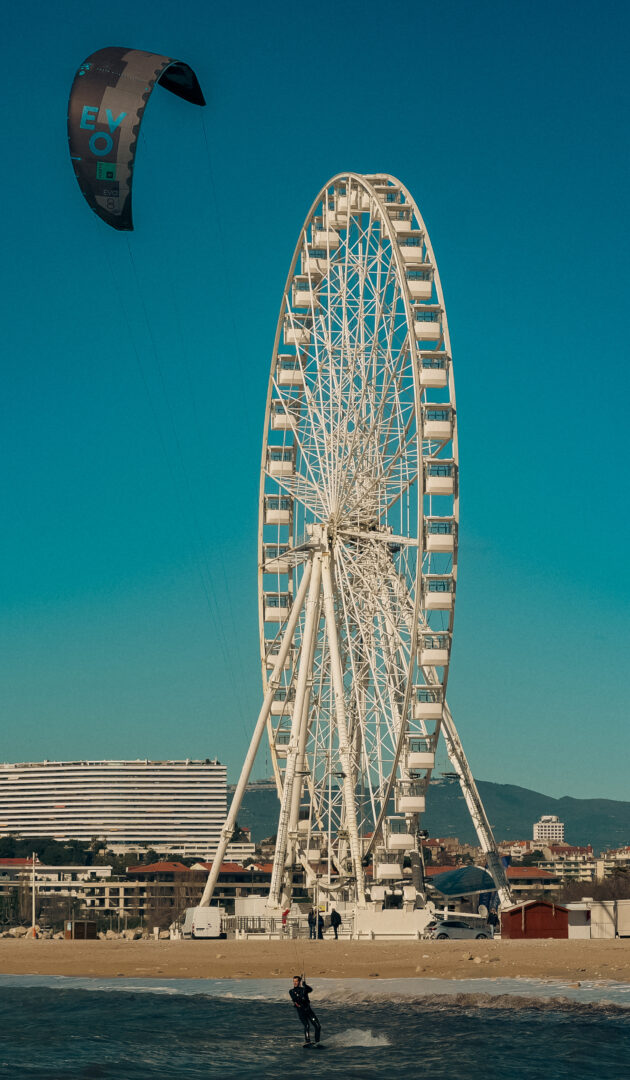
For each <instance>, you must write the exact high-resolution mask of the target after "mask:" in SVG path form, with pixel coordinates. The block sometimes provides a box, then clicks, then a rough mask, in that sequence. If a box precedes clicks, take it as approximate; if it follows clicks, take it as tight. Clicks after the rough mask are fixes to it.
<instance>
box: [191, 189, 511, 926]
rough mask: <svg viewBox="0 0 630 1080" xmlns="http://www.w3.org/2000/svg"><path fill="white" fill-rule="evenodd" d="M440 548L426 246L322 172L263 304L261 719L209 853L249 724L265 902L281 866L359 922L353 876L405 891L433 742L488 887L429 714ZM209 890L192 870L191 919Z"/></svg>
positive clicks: (362, 896)
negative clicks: (269, 805)
mask: <svg viewBox="0 0 630 1080" xmlns="http://www.w3.org/2000/svg"><path fill="white" fill-rule="evenodd" d="M457 546H458V451H457V424H456V410H455V388H454V380H453V363H452V356H451V348H450V339H449V332H448V324H447V319H446V309H445V305H444V297H443V294H442V288H441V284H440V278H439V274H438V269H437V264H436V261H435V257H434V254H433V250H432V247H431V243H430V240H429V237H428V233H427V230H426V227H425V224H424V222H423V220H422V217H421V215H420V212H419V210H418V207H417V206H416V204H415V202H414V200H413V199H412V197H411V195H410V193H409V192H408V191H407V189H406V188H405V187H404V186H403V184H401V183H400V182H399V181H398V180H396V179H395V178H394V177H391V176H388V175H381V174H379V175H374V176H362V175H359V174H356V173H344V174H340V175H338V176H336V177H334V178H333V179H332V180H330V181H329V182H328V183H327V184H326V186H325V187H324V188H323V189H322V190H321V191H320V193H319V194H318V196H317V198H316V199H315V201H314V203H313V205H312V207H311V209H310V211H309V214H308V216H307V218H306V221H305V223H304V226H303V228H302V230H301V233H300V236H299V239H298V243H297V246H296V249H295V253H294V256H293V259H292V262H291V266H290V270H289V274H288V278H287V282H286V285H285V289H284V293H283V297H282V303H281V308H280V315H279V319H278V326H277V331H276V338H275V343H274V350H273V357H272V364H271V374H270V380H269V389H268V395H267V406H266V415H265V435H264V442H263V453H262V467H261V481H260V515H259V533H258V567H259V576H258V581H259V619H260V650H261V664H262V683H263V691H264V703H263V708H262V709H261V713H260V715H259V718H258V723H257V725H256V729H255V732H254V737H253V739H252V744H251V746H250V750H249V754H248V757H247V759H246V761H245V764H244V767H243V772H242V774H241V780H240V781H239V785H238V786H237V790H236V793H235V798H234V801H233V804H232V809H231V812H230V815H229V817H228V821H227V822H226V826H225V829H224V833H223V838H222V846H221V847H220V850H219V853H218V857H217V858H215V863H216V864H217V866H218V864H219V863H220V859H221V858H222V854H223V853H224V851H225V845H226V844H227V842H228V838H229V837H230V836H231V833H232V830H233V826H234V822H235V820H236V813H237V812H238V806H239V804H240V798H241V797H242V794H243V791H244V788H245V784H246V782H247V777H248V776H249V770H250V769H251V764H252V763H253V757H254V755H255V753H256V750H257V748H258V745H259V742H260V738H261V735H262V733H263V731H264V730H265V729H266V732H267V736H268V740H269V746H270V752H271V761H272V765H273V771H274V776H275V781H276V785H277V790H278V796H279V800H280V811H279V819H278V832H277V840H276V851H275V858H274V868H273V874H272V880H271V886H270V894H269V902H270V905H271V906H272V907H274V906H278V905H279V904H281V903H283V904H284V903H285V902H286V900H287V899H288V898H289V896H290V890H291V879H292V870H293V868H294V867H295V866H296V865H297V866H300V867H301V869H302V871H303V873H304V875H305V879H306V883H307V885H310V886H312V885H313V884H314V882H315V881H317V884H318V888H320V889H321V888H323V889H324V890H328V891H329V893H330V894H334V895H335V896H340V897H342V898H344V899H346V900H354V901H356V902H357V903H358V904H359V905H362V904H364V903H365V902H366V897H367V896H368V893H367V885H366V876H365V867H366V865H367V864H369V863H370V864H371V866H372V871H371V875H370V883H369V887H370V889H372V890H374V888H375V887H377V888H378V887H379V886H380V887H384V886H387V884H389V883H392V882H402V881H403V880H405V879H404V875H403V864H404V861H405V860H407V863H406V865H407V866H409V865H410V866H411V878H409V874H407V878H406V880H407V888H408V889H410V890H412V891H413V890H415V891H417V892H421V890H422V887H423V873H422V856H421V843H420V836H421V830H420V822H421V815H422V813H423V811H424V809H425V802H426V797H427V789H428V787H429V783H430V779H431V775H432V770H433V769H434V765H435V754H436V748H437V743H438V738H439V736H440V732H441V731H443V733H444V737H445V739H446V745H447V749H448V752H449V755H450V757H451V761H452V762H453V766H454V768H455V769H456V771H457V774H458V776H459V778H460V782H461V783H462V790H463V792H464V795H465V797H466V800H467V803H468V806H469V808H470V810H471V813H472V816H473V821H474V822H475V825H476V827H477V831H478V834H479V836H480V840H481V842H482V846H483V847H484V849H485V850H486V851H487V852H488V854H489V864H490V868H491V869H492V870H493V871H496V874H495V880H497V879H500V878H501V871H500V869H499V868H500V862H499V860H498V857H497V856H496V847H495V845H494V839H493V838H492V833H491V830H490V827H489V825H488V822H487V818H486V817H485V813H484V811H483V807H482V806H481V801H480V799H479V795H478V792H477V790H476V786H475V784H474V780H473V778H472V774H471V773H470V769H469V767H468V763H467V761H466V758H465V755H464V752H463V749H462V747H461V743H460V741H459V738H458V736H457V732H456V730H455V727H454V724H453V721H452V716H451V714H450V711H449V710H448V706H447V705H446V699H445V693H446V686H447V681H448V672H449V662H450V655H451V640H452V628H453V614H454V605H455V589H456V580H457ZM213 870H214V868H213ZM216 872H217V873H218V870H217V871H216ZM214 882H216V874H215V878H214ZM498 884H499V886H501V885H502V884H504V880H503V881H501V880H498ZM213 888H214V883H213V881H212V874H211V876H210V879H209V884H208V886H207V888H206V892H205V893H204V898H203V899H202V903H204V902H207V901H208V899H209V896H211V895H212V891H213Z"/></svg>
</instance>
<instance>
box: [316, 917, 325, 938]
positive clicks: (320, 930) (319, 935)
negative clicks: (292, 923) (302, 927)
mask: <svg viewBox="0 0 630 1080" xmlns="http://www.w3.org/2000/svg"><path fill="white" fill-rule="evenodd" d="M323 937H324V916H323V915H322V913H321V912H318V913H317V940H318V941H322V939H323Z"/></svg>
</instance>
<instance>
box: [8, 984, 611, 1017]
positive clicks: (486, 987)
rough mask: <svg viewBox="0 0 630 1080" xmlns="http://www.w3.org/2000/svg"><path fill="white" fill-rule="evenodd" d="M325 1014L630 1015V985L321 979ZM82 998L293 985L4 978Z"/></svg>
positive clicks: (229, 995) (270, 997)
mask: <svg viewBox="0 0 630 1080" xmlns="http://www.w3.org/2000/svg"><path fill="white" fill-rule="evenodd" d="M313 982H314V984H315V992H314V995H313V1003H314V1005H315V1007H316V1008H317V1009H320V1008H325V1007H327V1006H329V1005H330V1006H335V1005H337V1004H339V1003H345V1004H348V1005H355V1006H362V1005H365V1006H368V1007H369V1006H370V1005H374V1006H375V1005H388V1004H391V1003H392V1002H396V1003H397V1004H404V1003H407V1004H409V1005H416V1006H419V1005H421V1006H422V1008H424V1009H433V1008H436V1009H444V1008H446V1007H448V1008H453V1007H461V1008H478V1009H488V1008H493V1009H497V1008H500V1009H523V1008H535V1009H542V1008H547V1009H548V1008H552V1007H562V1008H564V1009H567V1008H574V1007H582V1008H585V1009H589V1008H606V1009H615V1010H618V1011H620V1012H625V1013H627V1012H628V1010H629V1009H630V985H628V984H626V983H615V982H608V983H603V982H584V983H578V984H575V983H567V982H561V981H560V980H556V981H548V982H545V981H543V980H542V979H541V980H537V979H509V978H497V979H379V980H378V981H375V980H372V979H369V980H368V979H316V980H315V979H314V980H313ZM20 987H21V988H24V989H26V988H31V987H40V988H42V989H50V990H53V989H56V990H65V991H69V990H82V991H85V990H87V991H90V992H94V993H99V992H100V993H108V994H110V993H113V994H141V995H145V994H154V995H160V996H161V995H164V996H172V997H181V996H183V997H201V998H213V999H223V1000H226V1001H233V1002H234V1003H236V1002H238V1001H250V1002H261V1003H263V1002H264V1003H268V1004H282V1005H284V1004H285V1003H286V999H287V993H288V984H287V980H286V979H164V978H161V979H150V978H142V979H137V978H136V979H134V978H124V977H118V978H113V979H110V978H107V979H106V978H79V977H76V976H64V975H0V990H2V989H3V988H6V989H8V988H11V989H17V988H20Z"/></svg>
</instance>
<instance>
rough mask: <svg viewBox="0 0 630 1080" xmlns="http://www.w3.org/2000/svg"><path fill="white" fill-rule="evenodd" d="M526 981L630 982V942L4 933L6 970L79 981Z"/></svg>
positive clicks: (0, 955)
mask: <svg viewBox="0 0 630 1080" xmlns="http://www.w3.org/2000/svg"><path fill="white" fill-rule="evenodd" d="M302 969H306V970H307V972H308V974H309V978H311V977H312V978H322V977H326V978H331V979H335V978H336V979H341V978H345V979H348V978H352V979H370V980H374V981H376V980H378V979H406V978H407V979H408V978H418V977H421V978H424V979H431V978H437V979H458V980H460V979H479V978H482V979H488V978H510V979H515V978H524V979H542V980H555V979H561V980H564V981H568V982H574V983H579V982H583V981H592V980H604V981H605V980H613V981H616V982H621V983H628V984H630V939H615V940H605V941H598V940H594V941H591V940H585V941H581V940H571V941H568V940H562V941H558V940H546V939H534V940H531V941H476V940H472V941H345V940H343V939H341V940H339V941H338V942H337V941H306V940H297V941H292V940H288V941H267V940H264V941H263V940H250V941H221V940H216V941H214V940H213V941H153V940H139V941H121V940H113V941H54V940H53V941H50V940H33V939H28V938H27V939H16V940H10V939H7V938H4V939H2V940H0V973H2V974H4V975H59V976H62V975H67V976H74V977H82V978H116V977H124V978H140V979H142V978H160V979H165V978H167V979H272V978H285V977H290V976H291V975H293V974H294V973H295V972H297V971H300V970H302Z"/></svg>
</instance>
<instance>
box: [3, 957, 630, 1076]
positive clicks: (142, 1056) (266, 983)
mask: <svg viewBox="0 0 630 1080" xmlns="http://www.w3.org/2000/svg"><path fill="white" fill-rule="evenodd" d="M310 981H311V983H312V984H313V986H314V993H313V995H312V998H311V1001H312V1004H313V1007H314V1009H315V1011H316V1012H317V1015H318V1016H319V1019H320V1021H321V1024H322V1030H323V1035H322V1046H321V1048H318V1049H315V1048H311V1049H307V1050H305V1049H304V1048H303V1046H302V1042H303V1039H302V1028H301V1025H300V1023H299V1021H298V1019H297V1017H296V1014H295V1010H294V1009H293V1007H292V1005H291V1002H290V1000H289V997H288V989H289V982H288V981H286V980H279V979H266V980H254V979H252V980H211V979H208V980H199V979H195V980H193V979H189V980H187V979H172V980H165V979H162V980H159V979H142V980H139V979H122V978H118V979H76V978H64V977H49V976H0V1077H3V1078H4V1077H11V1078H16V1080H22V1078H24V1080H28V1078H31V1077H32V1078H42V1080H43V1078H45V1080H106V1078H107V1080H109V1078H111V1080H154V1078H155V1080H157V1078H158V1077H159V1078H160V1080H163V1078H164V1077H168V1078H169V1080H201V1078H204V1080H206V1078H208V1077H239V1078H241V1080H250V1078H252V1080H253V1078H264V1077H270V1078H271V1077H273V1078H274V1080H275V1078H284V1077H287V1078H288V1077H291V1076H292V1075H294V1073H295V1071H296V1070H299V1071H300V1072H302V1073H306V1074H307V1075H308V1077H309V1080H310V1078H311V1077H312V1078H317V1077H333V1076H334V1077H337V1078H339V1080H341V1078H343V1077H346V1076H347V1077H351V1078H362V1077H365V1078H366V1080H367V1078H371V1077H374V1078H376V1077H379V1078H387V1077H396V1078H397V1080H398V1078H400V1077H402V1075H403V1074H404V1075H405V1077H407V1078H415V1077H430V1078H431V1080H441V1078H444V1080H446V1078H448V1080H477V1078H479V1080H481V1078H483V1080H486V1078H487V1080H490V1078H492V1080H504V1078H505V1080H508V1078H509V1080H565V1078H567V1080H625V1078H626V1077H628V1076H630V986H626V985H623V984H620V983H609V984H606V985H605V984H594V983H585V984H582V985H581V986H579V987H576V986H570V985H563V984H562V983H557V982H556V983H543V982H536V981H534V980H525V979H521V980H516V979H476V980H459V981H457V980H440V979H404V980H402V979H401V980H393V979H383V980H378V982H377V981H376V980H360V979H345V980H344V979H315V978H313V979H311V980H310Z"/></svg>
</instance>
